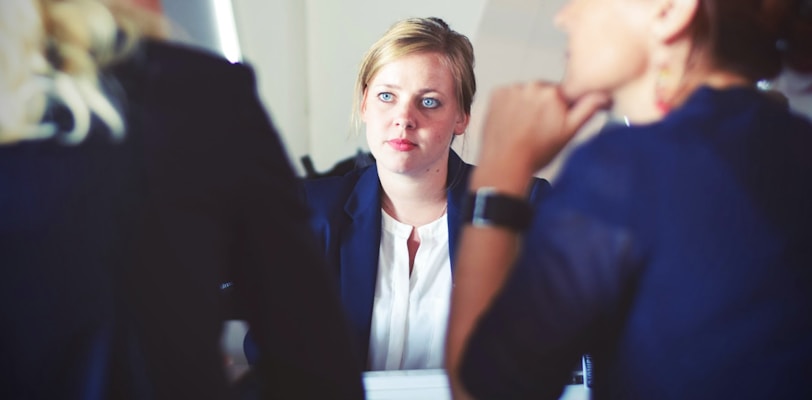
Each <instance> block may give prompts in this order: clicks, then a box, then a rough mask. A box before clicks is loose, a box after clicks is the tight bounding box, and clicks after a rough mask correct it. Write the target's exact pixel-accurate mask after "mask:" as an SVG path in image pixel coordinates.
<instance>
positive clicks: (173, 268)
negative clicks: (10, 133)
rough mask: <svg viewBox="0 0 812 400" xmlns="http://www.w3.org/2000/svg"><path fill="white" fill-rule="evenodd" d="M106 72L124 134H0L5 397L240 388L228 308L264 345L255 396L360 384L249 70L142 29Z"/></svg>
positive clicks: (307, 393)
mask: <svg viewBox="0 0 812 400" xmlns="http://www.w3.org/2000/svg"><path fill="white" fill-rule="evenodd" d="M103 78H104V82H108V83H111V86H110V87H111V88H115V89H116V92H115V93H117V94H119V96H116V99H117V100H119V101H120V102H121V106H122V109H123V110H124V115H125V117H126V120H127V127H128V130H127V135H126V137H125V139H124V140H123V142H120V143H115V142H113V141H112V140H110V138H109V135H108V134H107V132H106V131H105V129H104V128H103V127H102V126H101V125H98V124H95V125H93V129H91V131H90V134H89V135H90V136H89V137H88V138H87V139H86V140H85V141H84V142H82V143H81V144H79V145H63V144H61V143H59V142H58V141H56V140H40V141H26V142H20V143H16V144H10V145H4V146H0V272H2V276H3V281H2V282H3V289H2V290H0V327H2V328H0V398H2V399H86V400H92V399H113V398H114V399H130V398H133V399H136V398H137V399H224V398H229V397H230V395H231V394H232V393H231V392H230V389H229V388H228V386H227V385H228V382H227V380H226V374H225V371H224V360H223V354H222V350H221V345H220V338H221V334H222V330H223V320H224V319H226V318H229V317H231V315H233V314H234V313H238V314H240V316H241V317H243V318H244V319H246V320H248V321H249V323H250V325H251V327H252V330H253V331H254V332H255V337H256V338H257V342H258V344H259V349H261V357H260V362H259V363H258V365H257V366H256V367H255V368H254V373H255V374H256V376H257V377H258V378H259V379H257V381H259V383H260V389H261V392H260V393H263V394H264V395H267V396H268V397H273V396H276V397H278V398H297V397H298V398H363V396H364V392H363V386H362V382H361V369H360V368H359V367H356V365H357V363H358V361H356V360H355V357H356V354H355V352H354V351H352V350H351V341H350V339H349V333H348V332H347V331H348V329H346V323H345V322H344V320H343V319H342V311H341V308H340V307H339V306H338V304H337V303H338V294H337V291H336V290H334V287H333V283H332V280H331V279H330V277H329V274H327V273H325V272H324V266H323V265H322V260H321V259H320V257H318V255H317V254H316V252H315V251H313V246H314V244H313V237H312V234H311V233H310V231H309V229H308V228H307V225H306V222H305V221H306V220H307V210H306V207H305V205H304V203H302V202H300V201H299V200H300V199H299V198H298V195H297V187H298V181H297V180H296V177H295V175H294V173H293V169H292V168H291V165H290V162H289V160H288V158H287V155H286V154H285V152H284V149H283V146H282V143H281V141H280V139H279V136H278V135H277V133H276V131H275V129H274V128H273V126H272V125H271V122H270V120H269V119H268V116H267V114H266V112H265V110H264V109H263V108H262V105H261V103H260V101H259V99H258V96H257V93H256V82H255V80H254V74H253V71H252V70H251V69H250V68H248V67H246V66H243V65H232V64H231V63H229V62H228V61H227V60H225V59H223V58H221V57H214V56H212V55H209V54H204V53H202V52H200V51H197V50H192V49H187V48H182V47H178V46H172V45H167V44H161V43H154V42H145V43H144V44H143V46H141V47H140V49H139V50H138V51H137V52H136V54H134V55H133V56H132V57H131V58H130V59H128V60H127V62H125V63H123V64H119V65H116V66H115V68H113V69H110V70H105V71H104V76H103ZM113 82H114V83H115V84H112V83H113ZM62 116H65V117H67V118H60V116H59V115H54V116H50V115H49V116H48V118H52V119H55V120H57V121H63V122H67V123H68V124H70V123H72V122H71V117H70V115H65V114H62ZM291 266H295V268H291ZM224 281H231V282H233V283H234V286H235V287H236V288H239V290H238V291H237V292H236V293H235V294H234V296H232V298H231V303H230V304H227V302H226V301H225V298H224V296H223V295H222V293H221V290H220V284H221V282H224ZM327 331H329V332H330V333H329V334H325V332H327Z"/></svg>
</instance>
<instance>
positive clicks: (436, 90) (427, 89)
mask: <svg viewBox="0 0 812 400" xmlns="http://www.w3.org/2000/svg"><path fill="white" fill-rule="evenodd" d="M380 86H382V87H384V88H387V89H401V87H400V86H398V85H392V84H389V83H379V84H377V85H371V86H370V88H374V87H380ZM417 93H418V94H426V93H437V94H440V95H442V94H443V93H442V92H441V91H439V90H438V89H434V88H430V87H428V88H423V89H420V90H418V91H417Z"/></svg>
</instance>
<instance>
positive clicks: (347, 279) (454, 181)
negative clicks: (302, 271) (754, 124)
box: [304, 151, 550, 365]
mask: <svg viewBox="0 0 812 400" xmlns="http://www.w3.org/2000/svg"><path fill="white" fill-rule="evenodd" d="M472 169H473V167H472V166H471V165H468V164H466V163H464V162H463V161H462V159H460V157H459V156H458V155H457V154H456V153H454V152H453V151H451V152H450V155H449V158H448V179H447V187H448V194H447V198H448V208H447V210H448V218H447V219H448V241H449V246H448V249H449V257H450V258H451V268H452V272H453V268H454V261H455V256H454V254H455V251H456V243H457V240H458V239H457V238H458V236H459V232H460V227H461V226H462V222H463V221H462V215H461V213H462V206H463V200H464V199H465V196H466V194H467V193H468V177H469V175H470V173H471V171H472ZM304 188H305V194H306V197H307V203H308V205H309V206H310V209H311V212H312V217H311V219H310V221H311V226H312V228H313V230H314V231H315V232H316V237H317V241H318V243H319V244H320V245H321V248H322V249H323V254H324V257H325V259H326V260H327V265H328V267H329V268H330V269H331V270H332V271H334V272H335V274H336V275H337V277H338V280H339V286H340V290H341V302H342V304H343V305H344V310H345V311H346V313H347V316H348V318H349V321H350V326H351V327H352V332H353V336H354V338H355V342H356V344H357V347H358V349H359V351H360V355H361V357H360V358H361V361H362V362H364V365H366V362H367V353H368V351H369V334H370V327H371V324H372V306H373V300H374V296H375V281H376V278H377V274H378V254H379V250H380V243H381V184H380V181H379V179H378V168H377V165H371V166H369V167H366V168H363V169H359V170H356V171H353V172H351V173H349V174H347V175H345V176H342V177H331V178H322V179H315V180H309V181H306V182H305V184H304ZM549 188H550V184H549V183H548V182H547V181H546V180H543V179H537V180H536V182H535V183H534V185H533V187H532V189H531V199H532V201H533V202H534V203H539V202H540V201H541V200H542V199H543V198H544V196H545V194H546V193H547V191H548V190H549Z"/></svg>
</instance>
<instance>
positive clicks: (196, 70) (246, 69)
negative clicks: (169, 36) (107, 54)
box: [110, 40, 256, 93]
mask: <svg viewBox="0 0 812 400" xmlns="http://www.w3.org/2000/svg"><path fill="white" fill-rule="evenodd" d="M110 70H111V71H112V72H113V74H114V75H116V76H117V78H119V79H120V80H123V81H125V82H124V83H126V81H127V79H132V80H133V81H134V82H137V83H138V84H139V85H140V86H142V85H144V83H147V84H148V85H149V87H151V88H159V89H161V92H165V93H200V92H202V91H204V90H205V91H209V92H212V91H214V92H216V93H229V92H237V93H239V92H243V93H244V91H245V90H251V91H254V90H256V87H255V85H256V80H255V76H254V71H253V69H252V68H251V67H250V66H249V65H247V64H241V63H235V64H232V63H231V62H230V61H228V60H227V59H225V58H223V57H222V56H219V55H217V54H215V53H211V52H208V51H206V50H203V49H199V48H195V47H191V46H186V45H182V44H177V43H166V42H161V41H155V40H144V41H142V42H141V43H139V45H138V46H137V48H136V49H135V50H134V52H133V54H131V55H130V57H128V58H127V59H125V60H123V61H122V62H120V63H118V64H114V65H113V66H112V67H111V68H110ZM135 89H138V87H136V88H135Z"/></svg>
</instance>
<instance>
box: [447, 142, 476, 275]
mask: <svg viewBox="0 0 812 400" xmlns="http://www.w3.org/2000/svg"><path fill="white" fill-rule="evenodd" d="M470 170H471V167H470V166H469V165H468V164H465V163H464V162H463V161H462V159H461V158H460V157H459V156H458V155H457V153H455V152H453V151H451V154H449V156H448V183H447V185H448V194H447V197H448V256H449V257H450V260H451V273H452V274H453V273H454V261H456V259H455V258H454V257H455V254H456V250H457V240H458V238H459V233H460V229H461V227H462V223H463V221H462V204H463V201H464V200H465V194H466V193H467V192H468V190H467V189H468V175H469V173H470V172H471V171H470Z"/></svg>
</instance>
